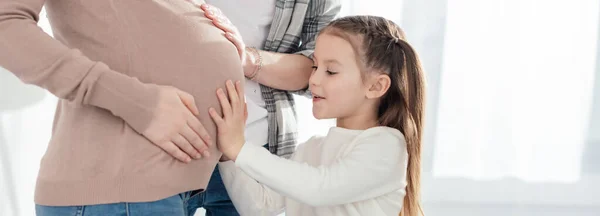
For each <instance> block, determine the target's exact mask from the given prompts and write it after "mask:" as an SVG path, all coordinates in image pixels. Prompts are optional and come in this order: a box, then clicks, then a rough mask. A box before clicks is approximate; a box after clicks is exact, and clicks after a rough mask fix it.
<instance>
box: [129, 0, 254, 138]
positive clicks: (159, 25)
mask: <svg viewBox="0 0 600 216" xmlns="http://www.w3.org/2000/svg"><path fill="white" fill-rule="evenodd" d="M121 2H127V3H126V4H131V5H130V7H134V8H135V7H143V8H145V13H143V14H141V15H140V14H138V15H136V16H130V17H127V20H128V21H129V22H130V23H129V25H130V26H132V28H131V29H130V31H131V32H133V33H134V35H133V36H134V38H133V39H134V40H135V42H134V46H133V47H131V49H133V50H134V51H135V52H136V53H137V54H136V55H135V57H134V59H132V60H131V64H132V68H131V70H130V73H132V74H130V75H131V76H135V77H138V78H139V79H140V80H142V81H143V82H146V83H154V84H160V85H169V86H174V87H176V88H179V89H181V90H183V91H186V92H188V93H190V94H192V95H193V96H194V98H195V100H196V104H197V106H198V108H199V110H200V112H201V115H200V116H199V117H200V120H201V121H202V123H203V124H204V125H205V127H206V128H207V130H208V131H209V133H210V134H211V135H212V137H215V134H216V130H215V127H214V124H213V122H212V121H211V120H210V117H209V115H208V108H209V107H215V108H217V109H218V110H220V105H219V103H218V100H217V98H216V94H215V91H216V89H217V88H219V87H224V84H225V81H226V80H234V81H236V80H243V79H244V76H243V72H242V67H241V62H240V59H239V55H238V53H237V50H236V48H235V46H234V45H233V44H232V43H231V42H230V41H229V40H227V38H225V37H224V35H223V32H222V31H221V30H220V29H218V28H217V27H215V26H214V25H213V24H212V22H211V21H210V20H208V19H207V18H205V16H204V13H203V12H202V11H201V10H200V9H199V8H197V7H195V6H194V5H191V4H189V3H188V2H187V1H185V0H165V1H121ZM242 83H243V82H242Z"/></svg>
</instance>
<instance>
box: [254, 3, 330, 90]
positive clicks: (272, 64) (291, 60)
mask: <svg viewBox="0 0 600 216" xmlns="http://www.w3.org/2000/svg"><path fill="white" fill-rule="evenodd" d="M340 10H341V2H340V1H339V0H314V1H310V3H309V4H308V10H307V12H306V17H305V19H304V23H303V25H302V34H301V35H300V40H301V44H300V48H299V51H298V52H296V53H293V54H286V53H273V52H267V51H259V52H260V54H261V55H262V58H263V67H262V69H261V71H260V72H259V74H258V77H257V81H258V83H260V84H263V85H265V86H269V87H271V88H275V89H281V90H288V91H297V90H306V89H307V88H308V79H309V78H310V75H311V73H312V65H313V62H312V54H313V52H314V50H315V44H316V39H317V35H318V33H319V31H321V29H323V28H325V26H327V25H328V24H329V23H330V22H331V21H333V20H334V19H335V18H336V17H337V16H338V15H339V13H340ZM250 63H253V64H252V66H254V67H257V65H256V63H257V62H256V61H250Z"/></svg>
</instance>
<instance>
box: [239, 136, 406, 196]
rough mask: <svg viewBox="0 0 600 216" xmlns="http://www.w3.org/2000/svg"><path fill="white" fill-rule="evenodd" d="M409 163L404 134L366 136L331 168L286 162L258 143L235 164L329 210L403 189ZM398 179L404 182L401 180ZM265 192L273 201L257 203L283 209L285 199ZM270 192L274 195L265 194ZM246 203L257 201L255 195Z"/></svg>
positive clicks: (278, 189) (280, 189) (286, 192)
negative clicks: (328, 207) (258, 145)
mask: <svg viewBox="0 0 600 216" xmlns="http://www.w3.org/2000/svg"><path fill="white" fill-rule="evenodd" d="M325 140H328V141H329V140H331V139H325ZM323 145H327V143H323ZM305 150H306V151H305V152H303V154H305V155H306V154H320V152H309V151H311V150H315V151H318V150H317V149H308V150H307V149H305ZM407 159H408V156H407V153H406V146H405V142H404V138H403V137H402V136H401V135H400V136H398V135H396V134H392V133H388V132H384V131H383V132H382V131H376V132H375V133H370V134H367V135H365V136H361V138H359V139H358V140H357V141H355V144H354V145H353V146H352V147H351V148H350V150H349V151H347V152H346V153H345V154H344V155H343V156H341V157H340V158H339V159H338V161H337V162H335V163H333V164H330V165H327V166H317V167H314V166H310V165H308V164H307V163H302V162H297V161H291V160H287V159H284V158H280V157H277V156H275V155H272V154H271V153H269V152H268V151H267V150H266V149H264V148H261V147H257V146H253V145H244V147H243V148H242V150H241V151H240V154H239V155H238V157H237V160H236V162H235V164H236V165H237V166H238V167H239V168H241V170H243V171H244V172H245V173H246V174H247V175H248V176H249V177H251V178H253V179H255V180H256V181H258V182H260V183H261V184H263V185H265V186H268V187H269V188H271V189H273V190H274V191H276V192H279V194H281V195H283V196H285V197H289V198H291V199H294V200H297V201H299V202H301V203H305V204H307V205H311V206H329V205H340V204H347V203H352V202H356V201H360V200H365V199H369V198H373V197H377V196H381V195H383V194H386V193H389V192H390V191H394V190H398V189H402V188H404V186H405V184H406V165H407ZM399 176H401V178H402V179H398V177H399ZM244 178H245V177H244ZM254 187H258V186H254ZM263 188H265V189H264V190H263V191H264V192H262V193H261V196H263V197H269V198H260V199H258V201H259V202H262V203H263V204H270V205H271V206H268V207H273V206H276V205H280V202H281V201H280V200H281V196H280V195H274V194H276V193H274V192H272V191H271V190H267V189H266V187H263ZM267 191H268V192H267ZM267 193H269V194H270V195H269V196H266V195H265V194H267ZM248 196H251V195H248ZM256 196H258V195H256ZM247 199H254V200H257V199H256V197H247ZM277 207H279V206H277Z"/></svg>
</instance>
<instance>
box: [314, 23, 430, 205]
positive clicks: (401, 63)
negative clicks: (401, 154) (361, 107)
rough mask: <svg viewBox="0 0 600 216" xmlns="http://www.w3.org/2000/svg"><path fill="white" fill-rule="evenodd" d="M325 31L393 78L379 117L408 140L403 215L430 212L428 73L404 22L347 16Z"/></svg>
mask: <svg viewBox="0 0 600 216" xmlns="http://www.w3.org/2000/svg"><path fill="white" fill-rule="evenodd" d="M321 34H332V35H336V36H339V37H342V38H344V39H346V40H348V41H349V42H350V43H351V44H352V46H353V47H354V50H355V51H356V53H359V55H358V56H357V61H359V65H361V67H363V71H380V72H383V73H386V74H387V75H388V76H389V77H390V80H391V84H390V88H389V89H388V91H387V92H386V93H385V95H384V96H383V97H382V98H381V101H380V104H379V109H378V113H377V117H378V121H379V124H380V125H383V126H388V127H392V128H396V129H398V130H400V132H402V133H403V134H404V137H405V140H406V146H407V151H408V158H409V159H408V170H407V179H406V181H407V186H406V196H405V197H404V201H403V202H404V203H403V207H402V210H401V212H400V216H419V215H424V213H423V209H422V207H421V202H420V195H421V194H420V181H421V140H422V133H423V121H424V120H423V115H424V110H425V76H424V73H423V69H422V68H421V63H420V61H419V58H418V56H417V53H416V52H415V51H414V49H413V48H412V46H410V44H408V42H406V38H405V35H404V32H403V31H402V29H401V28H400V27H399V26H398V25H396V24H395V23H394V22H392V21H390V20H387V19H385V18H382V17H377V16H348V17H343V18H340V19H337V20H334V21H333V22H331V23H330V24H329V25H328V26H327V27H325V28H324V29H323V31H321ZM363 75H364V73H363ZM363 77H364V76H363Z"/></svg>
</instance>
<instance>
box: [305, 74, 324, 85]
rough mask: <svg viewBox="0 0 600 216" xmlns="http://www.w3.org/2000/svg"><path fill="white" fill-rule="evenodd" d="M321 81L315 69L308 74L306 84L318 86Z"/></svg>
mask: <svg viewBox="0 0 600 216" xmlns="http://www.w3.org/2000/svg"><path fill="white" fill-rule="evenodd" d="M320 82H321V79H320V78H319V72H318V71H315V72H314V73H312V75H310V78H309V79H308V84H309V86H318V85H319V84H320Z"/></svg>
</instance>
